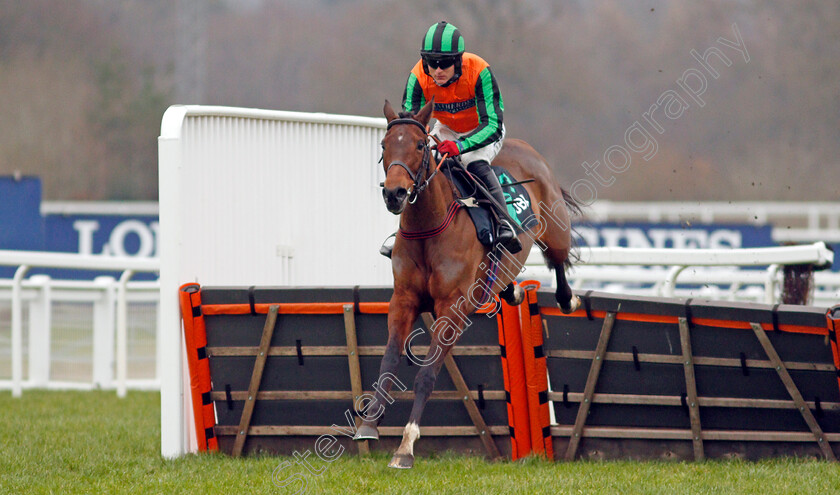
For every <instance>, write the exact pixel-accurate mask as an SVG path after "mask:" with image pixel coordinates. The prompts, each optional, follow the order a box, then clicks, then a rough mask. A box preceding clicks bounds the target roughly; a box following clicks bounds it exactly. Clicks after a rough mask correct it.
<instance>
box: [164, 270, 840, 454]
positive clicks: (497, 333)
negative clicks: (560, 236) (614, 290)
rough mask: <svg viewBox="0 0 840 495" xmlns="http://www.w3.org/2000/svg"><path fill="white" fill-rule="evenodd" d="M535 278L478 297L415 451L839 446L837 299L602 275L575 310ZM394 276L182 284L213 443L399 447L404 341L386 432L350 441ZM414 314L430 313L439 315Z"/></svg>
mask: <svg viewBox="0 0 840 495" xmlns="http://www.w3.org/2000/svg"><path fill="white" fill-rule="evenodd" d="M523 285H525V287H526V288H527V290H526V300H525V302H524V303H523V304H521V305H520V306H518V307H511V306H508V305H506V304H505V305H503V307H502V311H501V312H499V313H498V314H494V315H491V316H493V318H487V317H486V316H487V315H488V314H489V313H487V314H477V315H475V316H474V318H473V320H472V324H471V325H470V326H469V327H468V328H467V330H466V331H465V332H464V333H463V335H462V338H461V341H460V342H459V343H458V345H456V346H455V348H454V351H453V356H452V359H451V361H448V362H447V363H446V371H442V372H441V375H440V378H439V380H438V383H437V386H436V390H435V392H434V393H433V395H432V398H431V401H430V402H429V404H428V406H427V411H426V415H425V416H424V424H423V425H421V437H422V438H423V440H422V441H421V442H419V443H418V444H417V448H418V451H417V453H418V455H421V456H422V455H429V454H431V453H433V452H441V451H445V450H454V451H457V452H461V453H468V454H476V455H483V456H485V457H487V458H490V459H497V458H500V457H505V458H510V459H518V458H521V457H525V456H527V455H538V456H543V457H546V458H549V459H566V460H574V459H581V458H588V459H604V458H634V459H651V458H653V459H689V460H692V459H693V460H702V459H706V458H731V457H742V458H748V459H757V458H763V457H775V456H783V455H784V456H789V455H796V456H821V457H824V458H826V459H830V460H836V451H837V450H838V447H839V446H840V443H838V442H840V379H838V369H839V368H840V351H838V345H837V339H836V328H835V324H836V322H837V320H840V306H838V307H835V308H832V309H829V310H826V309H821V308H814V307H803V306H787V305H775V306H766V305H758V304H733V303H721V302H712V301H700V300H697V301H691V300H688V301H686V300H678V299H665V298H640V297H637V298H629V297H618V296H615V295H611V294H604V293H593V292H590V293H583V294H580V295H581V296H582V297H583V301H584V306H583V308H582V309H580V310H578V311H577V312H575V313H573V314H572V315H563V314H562V313H560V311H559V310H558V309H556V307H555V305H554V301H553V294H552V293H551V292H549V291H540V290H538V284H536V283H535V282H525V283H523ZM390 293H391V289H390V288H372V287H368V288H360V287H352V288H279V287H276V288H270V287H266V288H257V287H250V288H244V287H199V286H198V285H197V284H186V285H184V286H183V287H182V297H181V301H182V302H181V305H182V313H183V315H184V322H185V324H184V327H185V331H186V332H187V335H186V341H187V342H188V343H192V347H191V351H194V352H195V354H194V355H192V354H190V355H189V356H188V357H189V359H188V362H189V364H190V369H191V375H192V376H193V384H192V385H193V403H194V404H196V407H195V411H197V412H196V414H195V421H196V431H197V432H199V436H200V443H201V449H202V450H214V449H216V448H218V449H219V450H222V451H223V452H226V453H228V454H231V455H234V456H239V455H247V454H254V453H272V454H291V453H293V452H294V451H296V450H300V449H305V448H306V446H307V445H310V446H311V445H312V444H313V441H315V439H316V438H318V437H322V436H324V435H329V436H331V437H333V438H334V439H336V442H338V444H340V445H342V447H343V448H344V449H346V450H347V451H349V452H358V453H362V454H364V453H366V452H369V449H371V448H376V449H385V450H393V449H394V448H396V446H397V445H398V443H399V441H400V437H401V435H402V430H403V424H404V422H405V421H406V418H407V417H408V414H409V410H410V407H411V403H412V400H413V394H412V393H411V384H412V383H413V378H414V374H415V373H416V371H417V369H418V367H417V365H413V366H412V365H411V363H410V361H409V360H408V359H407V358H403V359H402V360H401V364H400V367H399V369H398V372H397V374H396V378H397V383H396V384H395V386H394V388H393V391H392V393H391V395H392V396H393V399H394V402H393V403H392V404H389V405H388V406H387V411H386V414H385V417H384V420H383V422H382V425H381V426H380V434H381V438H382V440H380V441H379V442H360V443H354V442H352V441H351V437H352V433H353V429H354V427H355V426H357V425H358V424H359V423H360V420H361V418H360V417H359V416H358V414H356V413H355V410H356V409H357V407H354V404H357V403H358V402H357V401H359V400H360V399H362V398H364V397H372V394H373V392H374V390H375V389H376V385H375V384H376V383H377V382H378V380H379V377H378V376H377V373H378V366H379V361H380V360H381V356H382V355H383V353H384V346H383V345H381V344H382V343H383V342H384V340H385V339H386V336H387V326H386V315H387V310H388V302H387V301H388V300H389V298H390ZM199 296H200V297H199ZM415 325H416V327H417V328H425V329H428V328H430V327H431V317H430V316H429V315H426V316H425V318H418V321H417V322H416V323H415ZM196 330H198V331H206V334H205V335H198V336H197V335H191V334H190V332H193V331H196ZM427 345H428V340H426V342H425V343H421V342H419V341H418V342H417V343H415V345H414V346H413V347H412V353H413V354H416V355H418V356H420V355H424V354H425V352H426V350H427V348H426V346H427ZM191 356H192V357H191ZM201 360H204V361H205V363H206V364H205V365H204V372H207V373H208V374H209V375H208V376H206V377H202V376H201V372H202V371H200V370H201V367H200V366H197V363H199V362H200V361H201ZM194 370H195V371H196V372H195V373H193V371H194ZM196 377H197V378H196ZM211 383H212V388H210V384H211ZM552 387H553V389H552ZM213 411H215V415H214V414H213V413H212V412H213ZM552 411H553V413H554V414H553V416H554V418H555V421H554V422H552V421H550V417H551V416H552V415H551V412H552ZM205 432H206V433H205ZM202 435H203V437H202Z"/></svg>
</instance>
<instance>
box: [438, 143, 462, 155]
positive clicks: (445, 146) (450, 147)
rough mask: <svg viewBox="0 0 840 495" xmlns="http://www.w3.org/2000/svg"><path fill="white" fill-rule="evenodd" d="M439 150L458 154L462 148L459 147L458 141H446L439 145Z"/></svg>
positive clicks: (449, 153)
mask: <svg viewBox="0 0 840 495" xmlns="http://www.w3.org/2000/svg"><path fill="white" fill-rule="evenodd" d="M437 150H438V152H439V153H446V154H448V155H449V156H456V155H458V154H460V153H461V150H460V149H458V143H456V142H455V141H444V142H442V143H440V144H439V145H438V146H437Z"/></svg>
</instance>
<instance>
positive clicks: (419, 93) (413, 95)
mask: <svg viewBox="0 0 840 495" xmlns="http://www.w3.org/2000/svg"><path fill="white" fill-rule="evenodd" d="M425 104H426V97H425V96H424V95H423V88H422V87H420V81H418V80H417V76H416V75H415V74H414V72H410V73H409V74H408V81H407V82H406V83H405V92H403V101H402V107H403V111H405V112H411V113H417V112H419V111H420V109H421V108H423V105H425Z"/></svg>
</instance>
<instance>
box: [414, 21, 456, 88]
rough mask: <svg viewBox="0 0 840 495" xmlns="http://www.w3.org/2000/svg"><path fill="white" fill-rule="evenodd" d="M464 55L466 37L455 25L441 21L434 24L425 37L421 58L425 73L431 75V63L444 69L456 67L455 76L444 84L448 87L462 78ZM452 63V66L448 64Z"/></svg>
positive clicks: (421, 48)
mask: <svg viewBox="0 0 840 495" xmlns="http://www.w3.org/2000/svg"><path fill="white" fill-rule="evenodd" d="M463 54H464V37H463V36H461V32H460V31H459V30H458V28H457V27H455V25H454V24H449V23H448V22H446V21H440V22H438V23H437V24H432V25H431V26H430V27H429V29H428V30H427V31H426V34H425V36H423V44H422V45H421V47H420V57H421V59H422V60H423V72H425V73H426V74H429V63H430V62H431V64H432V65H434V66H437V65H441V66H442V67H449V65H452V64H454V65H455V75H453V76H452V78H451V79H450V80H449V81H447V82H446V84H444V86H448V85H450V84H452V83H453V82H455V81H457V80H458V78H459V77H461V55H463ZM448 62H452V64H448Z"/></svg>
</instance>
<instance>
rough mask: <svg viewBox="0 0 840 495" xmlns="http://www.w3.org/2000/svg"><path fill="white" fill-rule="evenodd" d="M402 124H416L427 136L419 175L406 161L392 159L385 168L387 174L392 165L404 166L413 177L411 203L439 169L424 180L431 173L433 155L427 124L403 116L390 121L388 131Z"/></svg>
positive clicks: (409, 194) (409, 197) (409, 198)
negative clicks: (430, 163) (430, 164)
mask: <svg viewBox="0 0 840 495" xmlns="http://www.w3.org/2000/svg"><path fill="white" fill-rule="evenodd" d="M401 124H411V125H416V126H417V127H419V128H420V129H421V130H422V131H423V136H424V137H425V139H424V140H423V160H422V161H421V163H420V169H419V170H418V171H417V175H415V174H414V173H413V172H412V171H411V169H409V168H408V165H406V164H405V163H404V162H402V161H400V160H394V161H392V162H391V163H389V164H388V168H387V169H386V170H385V176H387V175H388V172H390V171H391V167H394V166H397V167H402V168H403V169H404V170H405V171H406V172H407V173H408V176H409V177H410V178H411V180H412V182H413V184H412V185H411V190H410V191H409V193H408V202H409V204H414V202H415V201H417V195H418V194H420V193H421V192H423V190H424V189H426V186H428V185H429V181H431V180H432V177H434V176H435V174H437V169H435V171H434V172H432V174H431V175H429V177H427V178H426V180H423V177H425V176H426V175H428V174H429V161H430V159H431V155H432V152H431V149H430V148H429V143H428V141H429V140H428V136H429V133H428V132H427V131H426V126H424V125H423V124H421V123H420V122H418V121H416V120H414V119H405V118H401V119H394V120H392V121H390V122H388V127H387V129H386V131H390V130H391V127H393V126H395V125H401ZM383 151H384V150H383ZM421 181H423V182H422V183H421ZM383 184H384V183H383Z"/></svg>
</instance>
